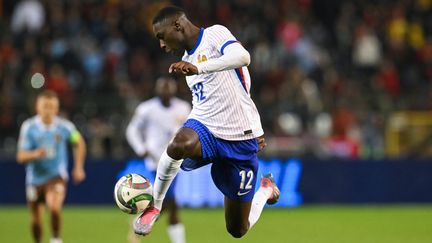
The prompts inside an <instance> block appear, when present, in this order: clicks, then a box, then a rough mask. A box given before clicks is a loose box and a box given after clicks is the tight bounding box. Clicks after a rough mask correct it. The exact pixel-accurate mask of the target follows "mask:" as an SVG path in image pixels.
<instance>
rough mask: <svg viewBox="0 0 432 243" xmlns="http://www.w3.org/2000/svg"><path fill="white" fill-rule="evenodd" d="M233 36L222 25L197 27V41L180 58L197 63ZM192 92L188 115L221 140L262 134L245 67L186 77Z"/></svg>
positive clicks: (217, 53) (219, 52) (232, 40)
mask: <svg viewBox="0 0 432 243" xmlns="http://www.w3.org/2000/svg"><path fill="white" fill-rule="evenodd" d="M236 42H237V40H236V38H235V37H234V36H233V35H232V34H231V32H230V31H229V30H228V29H227V28H226V27H224V26H222V25H213V26H211V27H208V28H206V29H201V33H200V37H199V38H198V41H197V44H196V45H195V47H194V48H193V49H192V50H191V51H186V52H185V54H184V56H183V58H182V60H183V61H186V62H189V63H192V64H198V63H201V62H205V61H207V60H209V59H212V58H218V57H220V56H222V55H223V53H224V49H225V48H226V47H227V46H228V45H231V44H233V43H236ZM186 81H187V84H188V86H189V88H190V89H191V91H192V104H193V108H192V112H191V114H190V115H189V118H192V119H196V120H198V121H200V122H201V123H202V124H204V125H205V126H206V127H207V128H208V129H209V130H210V132H211V133H212V134H213V135H214V136H216V137H218V138H221V139H224V140H231V141H241V140H247V139H252V138H255V137H259V136H261V135H263V134H264V131H263V129H262V127H261V121H260V116H259V113H258V110H257V108H256V106H255V104H254V102H253V101H252V99H251V97H250V94H249V91H250V87H251V79H250V76H249V71H248V69H247V67H241V68H237V69H231V70H225V71H219V72H213V73H209V74H198V75H192V76H186Z"/></svg>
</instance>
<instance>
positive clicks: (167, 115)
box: [126, 97, 191, 170]
mask: <svg viewBox="0 0 432 243" xmlns="http://www.w3.org/2000/svg"><path fill="white" fill-rule="evenodd" d="M190 110H191V109H190V105H189V103H188V102H186V101H183V100H181V99H179V98H176V97H173V98H171V103H170V106H169V107H165V106H164V105H162V102H161V100H160V98H158V97H155V98H152V99H150V100H147V101H144V102H142V103H141V104H140V105H139V106H138V107H137V108H136V110H135V114H134V115H133V117H132V119H131V121H130V123H129V125H128V127H127V129H126V138H127V140H128V142H129V144H130V145H131V147H132V148H133V150H134V151H135V153H136V154H137V155H140V156H142V155H144V154H145V152H149V153H150V154H151V156H147V157H146V158H145V161H146V166H147V168H148V169H150V170H156V168H157V162H158V160H159V157H160V156H161V155H162V153H163V151H165V149H166V147H167V145H168V143H169V142H170V140H171V139H172V138H173V137H174V135H175V133H176V132H177V130H178V129H179V128H180V127H181V126H182V125H183V123H184V122H185V121H186V118H187V116H188V115H189V113H190ZM155 160H156V161H155Z"/></svg>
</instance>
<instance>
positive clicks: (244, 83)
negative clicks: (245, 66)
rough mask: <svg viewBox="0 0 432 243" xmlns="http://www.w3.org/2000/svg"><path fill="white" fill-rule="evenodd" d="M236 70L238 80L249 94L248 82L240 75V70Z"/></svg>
mask: <svg viewBox="0 0 432 243" xmlns="http://www.w3.org/2000/svg"><path fill="white" fill-rule="evenodd" d="M234 70H235V72H236V74H237V78H238V79H239V80H240V83H241V85H242V86H243V88H244V90H245V91H246V93H247V88H246V81H245V80H244V79H243V77H242V75H241V74H240V68H236V69H234Z"/></svg>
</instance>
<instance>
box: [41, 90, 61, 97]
mask: <svg viewBox="0 0 432 243" xmlns="http://www.w3.org/2000/svg"><path fill="white" fill-rule="evenodd" d="M41 97H44V98H49V99H52V98H55V99H58V98H59V97H58V95H57V93H56V92H55V91H52V90H49V89H46V90H43V91H42V92H40V93H39V94H38V95H37V98H41Z"/></svg>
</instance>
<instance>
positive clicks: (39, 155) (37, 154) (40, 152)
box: [33, 148, 47, 159]
mask: <svg viewBox="0 0 432 243" xmlns="http://www.w3.org/2000/svg"><path fill="white" fill-rule="evenodd" d="M33 154H34V155H33V156H34V158H35V159H43V158H45V157H46V156H47V151H46V150H45V149H44V148H40V149H35V150H33Z"/></svg>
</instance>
